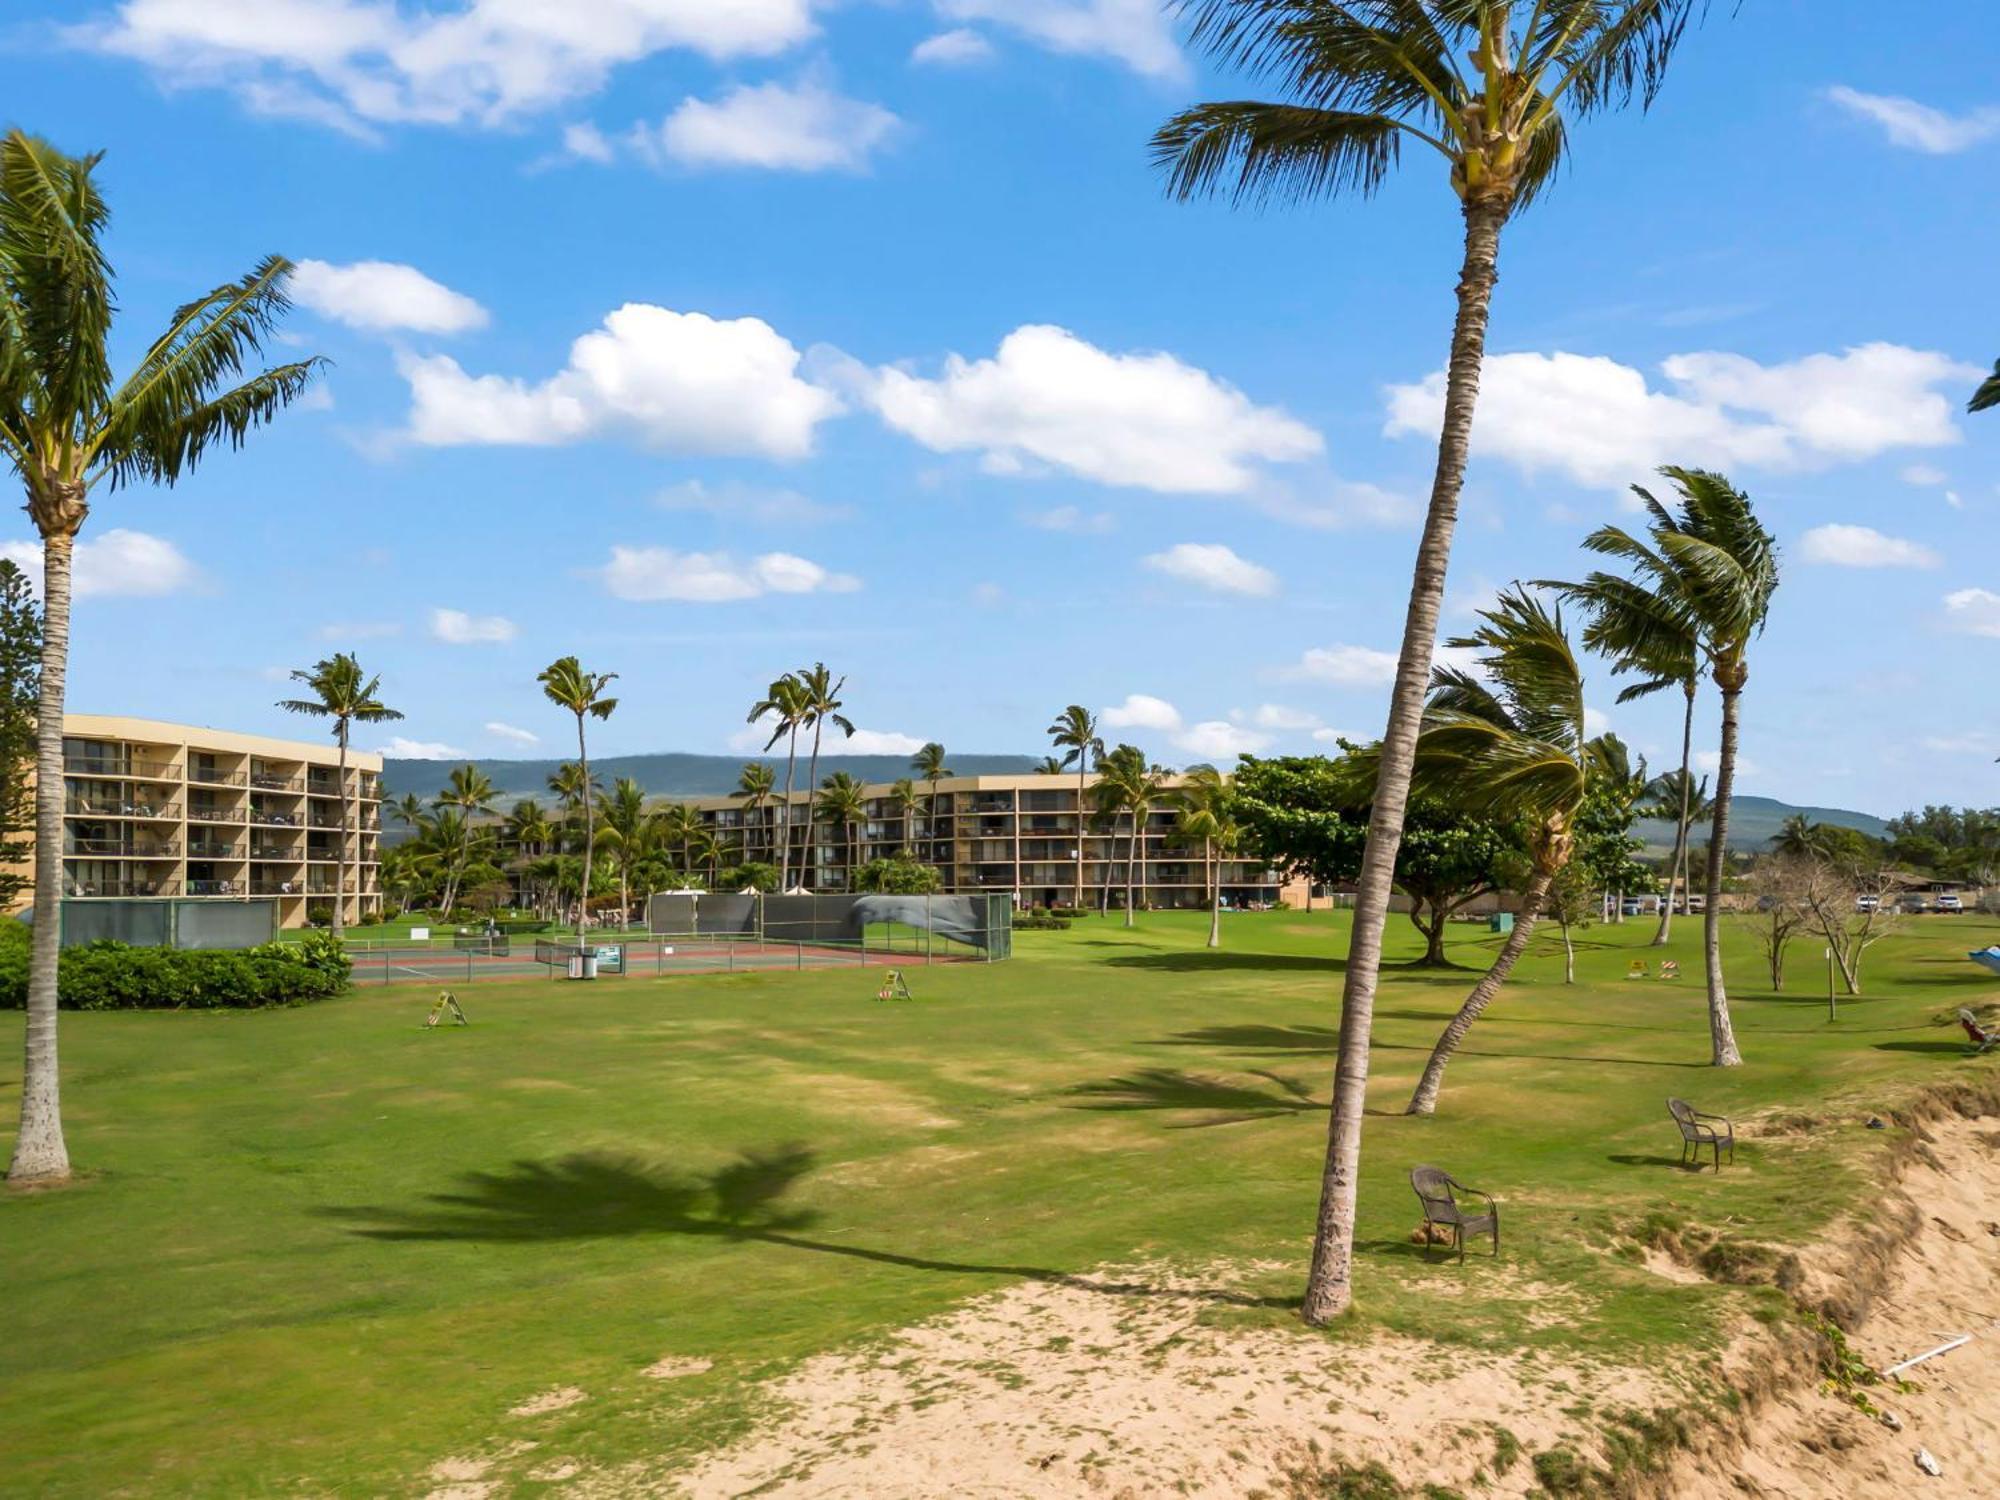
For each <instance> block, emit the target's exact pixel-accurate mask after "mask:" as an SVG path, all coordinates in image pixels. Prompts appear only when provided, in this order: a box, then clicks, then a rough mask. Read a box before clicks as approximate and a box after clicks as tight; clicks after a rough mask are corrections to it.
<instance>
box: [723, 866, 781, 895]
mask: <svg viewBox="0 0 2000 1500" xmlns="http://www.w3.org/2000/svg"><path fill="white" fill-rule="evenodd" d="M780 878H781V876H780V874H779V871H778V867H777V866H776V865H773V864H767V863H765V862H764V861H762V860H754V859H746V860H744V861H743V863H742V864H740V865H738V866H737V867H736V868H735V869H734V870H725V871H724V872H723V879H722V881H721V885H722V886H727V887H728V888H729V889H730V890H733V891H742V890H753V891H775V890H777V889H778V882H779V880H780ZM718 888H720V887H718Z"/></svg>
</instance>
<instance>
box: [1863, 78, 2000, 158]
mask: <svg viewBox="0 0 2000 1500" xmlns="http://www.w3.org/2000/svg"><path fill="white" fill-rule="evenodd" d="M1826 97H1827V98H1829V99H1831V100H1832V101H1833V102H1834V103H1835V104H1837V105H1839V106H1840V107H1841V108H1842V109H1844V110H1846V111H1847V112H1848V113H1849V114H1851V115H1854V116H1856V117H1858V118H1860V119H1863V120H1869V121H1872V122H1873V123H1874V124H1876V125H1879V126H1881V127H1882V133H1883V135H1885V136H1887V137H1888V140H1889V144H1890V145H1892V146H1904V147H1907V148H1908V149H1910V150H1912V151H1923V152H1927V153H1928V154H1930V155H1932V156H1949V155H1951V154H1952V153H1954V152H1957V151H1965V150H1968V149H1970V148H1971V147H1973V146H1977V145H1979V144H1981V143H1982V142H1985V141H1990V140H1992V139H1993V138H1994V137H1995V136H2000V106H1995V105H1990V104H1989V105H1986V106H1983V107H1982V108H1979V109H1972V110H1967V111H1966V112H1965V113H1964V114H1962V115H1953V114H1947V113H1945V111H1943V110H1941V109H1933V108H1932V107H1931V106H1930V105H1928V104H1919V103H1918V102H1917V101H1916V100H1914V99H1904V98H1901V97H1898V96H1897V95H1894V94H1864V93H1862V92H1861V91H1860V90H1859V89H1851V88H1847V87H1845V86H1844V85H1839V84H1836V85H1835V86H1834V87H1832V88H1830V89H1828V90H1827V91H1826Z"/></svg>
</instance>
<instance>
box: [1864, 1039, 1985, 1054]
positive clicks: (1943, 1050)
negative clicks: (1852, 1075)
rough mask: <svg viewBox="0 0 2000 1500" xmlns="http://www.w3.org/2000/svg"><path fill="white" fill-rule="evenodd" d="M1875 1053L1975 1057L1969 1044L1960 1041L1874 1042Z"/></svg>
mask: <svg viewBox="0 0 2000 1500" xmlns="http://www.w3.org/2000/svg"><path fill="white" fill-rule="evenodd" d="M1873 1045H1874V1048H1875V1050H1876V1051H1877V1052H1929V1053H1932V1054H1941V1055H1947V1056H1953V1057H1977V1056H1978V1055H1979V1054H1978V1053H1976V1052H1974V1051H1973V1050H1972V1047H1971V1045H1970V1044H1969V1043H1966V1042H1962V1041H1939V1042H1876V1043H1874V1044H1873Z"/></svg>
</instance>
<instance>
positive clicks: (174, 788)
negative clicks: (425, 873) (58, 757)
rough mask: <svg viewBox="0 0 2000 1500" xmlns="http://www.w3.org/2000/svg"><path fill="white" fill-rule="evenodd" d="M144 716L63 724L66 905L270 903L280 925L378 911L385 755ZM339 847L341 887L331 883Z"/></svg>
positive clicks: (74, 717) (79, 717) (72, 718)
mask: <svg viewBox="0 0 2000 1500" xmlns="http://www.w3.org/2000/svg"><path fill="white" fill-rule="evenodd" d="M339 758H340V755H339V749H338V747H337V746H335V745H334V744H332V743H331V741H330V740H328V741H319V742H302V741H297V740H280V739H267V738H265V737H264V736H262V735H254V734H231V733H229V732H227V731H225V730H219V729H198V728H194V727H192V726H190V725H185V724H163V723H160V722H158V721H156V720H152V719H126V718H118V717H114V716H110V715H103V714H68V715H66V716H65V717H64V719H63V810H64V812H63V896H64V900H65V901H111V900H128V901H129V900H143V899H152V898H174V899H197V898H198V899H207V900H213V901H249V900H252V899H257V900H275V901H276V902H277V913H278V925H279V926H281V927H302V926H304V925H306V921H307V917H308V914H309V913H318V912H320V911H322V910H325V911H330V910H331V909H332V906H333V903H334V901H335V900H336V899H342V900H344V902H345V904H346V913H345V920H347V921H349V922H353V921H356V920H357V919H358V918H359V917H360V916H361V914H362V913H363V912H369V911H377V912H379V911H380V910H381V907H382V895H381V884H380V881H379V878H378V877H379V873H380V870H379V865H378V857H379V856H378V850H377V834H378V831H379V829H380V827H381V816H380V802H381V789H382V757H381V756H379V755H370V754H367V753H365V752H363V751H359V750H349V751H348V752H347V790H348V798H349V802H348V822H347V826H346V827H345V828H342V827H341V817H340V807H341V803H340V771H339ZM343 844H344V845H345V848H346V851H347V888H346V891H345V892H344V893H342V892H339V891H337V890H336V888H335V883H334V882H335V878H336V871H337V870H338V868H339V866H338V859H339V853H340V850H341V848H342V846H343Z"/></svg>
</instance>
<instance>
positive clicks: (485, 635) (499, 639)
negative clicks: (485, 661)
mask: <svg viewBox="0 0 2000 1500" xmlns="http://www.w3.org/2000/svg"><path fill="white" fill-rule="evenodd" d="M518 634H519V631H517V630H516V629H515V627H514V622H513V621H512V620H510V619H508V618H507V617H506V616H505V615H469V614H467V613H466V612H465V611H464V610H462V609H434V610H432V611H431V636H432V638H433V639H435V640H440V641H443V642H444V643H445V644H446V645H447V646H499V645H505V644H506V643H507V642H508V641H511V640H513V639H514V637H515V636H516V635H518Z"/></svg>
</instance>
